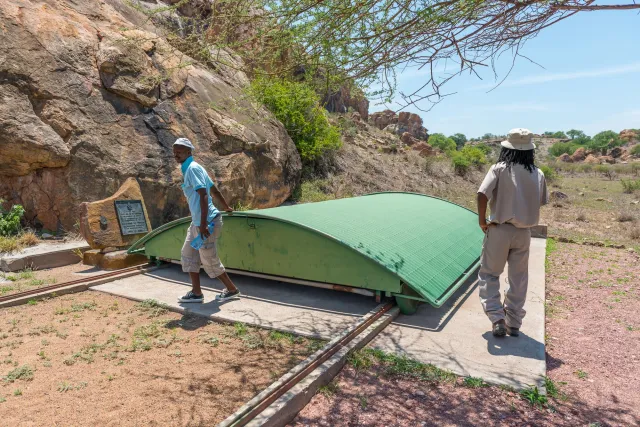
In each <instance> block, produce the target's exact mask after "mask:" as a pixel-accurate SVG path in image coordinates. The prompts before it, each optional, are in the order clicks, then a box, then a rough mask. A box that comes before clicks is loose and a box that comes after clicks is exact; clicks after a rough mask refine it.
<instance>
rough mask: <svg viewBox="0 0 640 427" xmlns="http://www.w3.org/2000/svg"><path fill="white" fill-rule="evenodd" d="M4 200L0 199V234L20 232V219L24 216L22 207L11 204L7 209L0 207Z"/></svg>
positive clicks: (7, 234)
mask: <svg viewBox="0 0 640 427" xmlns="http://www.w3.org/2000/svg"><path fill="white" fill-rule="evenodd" d="M3 203H4V200H2V199H0V236H14V235H16V234H18V233H19V232H20V228H21V227H20V220H21V219H22V217H23V216H24V208H23V207H22V206H20V205H13V206H11V209H9V210H8V211H7V210H5V209H4V208H3V207H2V204H3Z"/></svg>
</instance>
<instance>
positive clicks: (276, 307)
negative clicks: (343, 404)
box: [91, 265, 377, 339]
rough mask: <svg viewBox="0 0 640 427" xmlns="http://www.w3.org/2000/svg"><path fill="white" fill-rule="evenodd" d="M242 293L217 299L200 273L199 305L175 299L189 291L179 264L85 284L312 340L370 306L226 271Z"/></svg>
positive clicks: (362, 299) (216, 286) (352, 297)
mask: <svg viewBox="0 0 640 427" xmlns="http://www.w3.org/2000/svg"><path fill="white" fill-rule="evenodd" d="M230 276H231V278H232V280H233V282H234V283H235V284H236V285H237V286H238V288H239V289H240V291H241V292H242V294H243V296H242V298H241V299H239V300H232V301H226V302H224V303H218V302H216V301H214V298H215V295H216V294H218V293H219V292H220V291H221V290H222V289H223V287H224V286H223V285H222V283H220V282H219V281H218V280H215V279H210V278H208V277H206V276H205V275H204V274H202V275H201V285H202V290H203V292H204V297H205V303H203V304H193V303H191V304H190V303H186V304H185V303H179V302H177V299H178V298H179V297H181V296H183V295H184V294H186V293H187V292H188V291H189V290H190V289H191V282H190V281H189V276H188V275H187V274H186V273H183V272H182V271H181V269H180V267H179V266H175V265H172V266H170V267H168V268H165V269H162V270H159V271H155V272H153V273H148V274H143V275H138V276H135V277H130V278H127V279H123V280H117V281H114V282H110V283H105V284H104V285H100V286H96V287H93V288H91V289H92V290H94V291H101V292H107V293H110V294H114V295H119V296H122V297H125V298H129V299H133V300H137V301H142V300H145V299H149V298H151V299H155V300H157V301H159V302H163V303H165V304H167V305H169V306H170V307H172V308H174V309H176V310H177V311H181V312H186V311H189V312H192V313H195V314H199V315H203V316H207V317H210V318H211V319H215V320H220V321H227V322H244V323H247V324H250V325H255V326H259V327H262V328H268V329H278V330H281V331H287V332H292V333H295V334H298V335H303V336H307V337H312V338H322V339H332V338H333V337H335V335H336V334H338V333H340V332H342V331H343V330H344V329H345V328H347V327H349V326H351V325H352V324H353V322H354V321H356V320H357V319H358V318H360V317H362V316H364V315H365V314H367V313H368V312H369V311H370V310H372V309H373V308H374V307H376V305H377V304H376V302H375V300H374V299H373V298H372V297H366V296H362V295H356V294H350V293H342V292H336V291H332V290H328V289H319V288H312V287H308V286H302V285H294V284H290V283H282V282H277V281H273V280H266V279H259V278H255V277H248V276H240V275H230Z"/></svg>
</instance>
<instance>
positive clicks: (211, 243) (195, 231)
mask: <svg viewBox="0 0 640 427" xmlns="http://www.w3.org/2000/svg"><path fill="white" fill-rule="evenodd" d="M194 150H195V147H194V146H193V144H192V143H191V141H189V140H188V139H186V138H178V139H177V140H176V142H174V143H173V157H174V158H175V159H176V161H177V162H178V163H180V164H181V169H182V176H183V178H184V179H183V183H182V191H184V195H185V197H186V198H187V202H188V203H189V211H190V212H191V225H190V226H189V230H188V231H187V238H186V240H185V242H184V246H183V247H182V252H181V263H182V271H184V272H185V273H189V277H190V278H191V285H192V289H191V291H189V293H187V294H186V295H185V296H183V297H182V298H180V300H179V301H180V302H203V301H204V296H203V295H202V289H200V264H202V266H203V267H204V271H205V272H206V273H207V274H208V275H209V277H212V278H213V277H215V278H218V279H220V281H221V282H222V283H223V284H224V286H225V287H226V289H225V290H224V291H222V293H220V294H219V295H218V296H217V297H216V300H218V301H223V300H228V299H234V298H238V297H239V296H240V291H239V290H238V288H236V286H235V285H234V284H233V282H232V281H231V278H230V277H229V275H228V274H227V273H226V272H225V269H224V266H223V265H222V262H221V261H220V257H219V256H218V249H217V247H216V241H217V240H218V238H219V237H220V234H221V233H222V216H221V215H220V212H219V211H218V209H216V207H215V206H214V205H213V200H212V198H211V195H212V194H213V196H214V197H215V198H216V199H217V200H218V201H220V202H221V204H222V208H223V209H224V210H225V211H226V212H232V211H233V209H231V207H229V205H228V204H227V201H226V200H225V199H224V197H223V196H222V194H221V193H220V191H218V189H217V188H216V186H215V184H214V183H213V181H212V180H211V178H210V177H209V174H208V173H207V171H206V170H205V169H204V168H203V167H202V166H201V165H199V164H198V163H196V162H195V161H194V160H193V156H192V152H193V151H194ZM211 226H213V233H210V232H209V229H210V227H211ZM198 236H201V237H202V239H203V240H204V244H203V245H202V247H200V249H195V248H194V247H193V246H191V242H192V241H193V240H194V239H195V238H196V237H198Z"/></svg>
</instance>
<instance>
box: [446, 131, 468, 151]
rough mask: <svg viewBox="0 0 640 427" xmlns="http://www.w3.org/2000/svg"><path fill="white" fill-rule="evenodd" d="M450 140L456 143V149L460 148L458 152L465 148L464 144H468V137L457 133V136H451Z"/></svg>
mask: <svg viewBox="0 0 640 427" xmlns="http://www.w3.org/2000/svg"><path fill="white" fill-rule="evenodd" d="M449 138H451V139H453V140H454V141H455V143H456V147H457V148H458V150H460V149H461V148H462V147H464V143H465V142H467V137H466V136H464V134H461V133H456V134H455V135H451V136H450V137H449Z"/></svg>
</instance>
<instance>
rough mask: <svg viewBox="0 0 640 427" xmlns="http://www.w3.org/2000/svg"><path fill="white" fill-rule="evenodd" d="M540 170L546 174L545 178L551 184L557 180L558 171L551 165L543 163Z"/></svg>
mask: <svg viewBox="0 0 640 427" xmlns="http://www.w3.org/2000/svg"><path fill="white" fill-rule="evenodd" d="M540 170H541V171H542V173H543V174H544V178H545V180H546V181H547V182H548V183H549V184H551V183H553V182H555V181H556V180H557V179H558V172H556V170H555V169H553V168H551V167H550V166H547V165H542V166H540Z"/></svg>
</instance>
